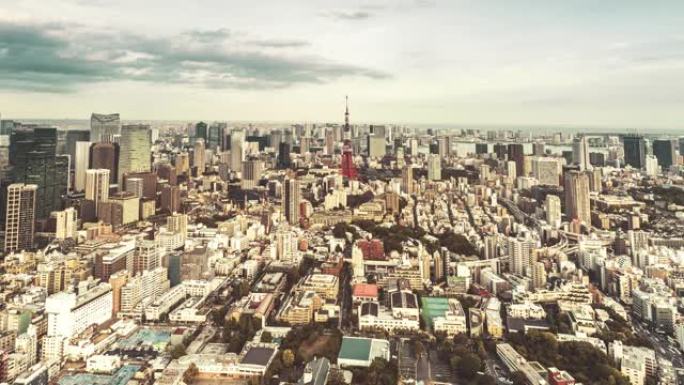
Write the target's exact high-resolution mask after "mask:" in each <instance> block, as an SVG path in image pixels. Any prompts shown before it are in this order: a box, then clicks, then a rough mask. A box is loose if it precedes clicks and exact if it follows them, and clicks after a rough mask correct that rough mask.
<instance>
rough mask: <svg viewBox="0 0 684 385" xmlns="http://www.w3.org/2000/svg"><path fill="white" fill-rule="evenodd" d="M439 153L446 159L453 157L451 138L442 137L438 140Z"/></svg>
mask: <svg viewBox="0 0 684 385" xmlns="http://www.w3.org/2000/svg"><path fill="white" fill-rule="evenodd" d="M437 153H438V154H439V156H441V157H446V156H449V155H451V137H450V136H440V137H439V138H437Z"/></svg>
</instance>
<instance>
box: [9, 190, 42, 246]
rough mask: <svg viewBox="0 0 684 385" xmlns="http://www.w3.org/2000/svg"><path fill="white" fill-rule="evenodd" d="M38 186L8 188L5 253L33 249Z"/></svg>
mask: <svg viewBox="0 0 684 385" xmlns="http://www.w3.org/2000/svg"><path fill="white" fill-rule="evenodd" d="M37 191H38V186H36V185H26V184H23V183H15V184H11V185H9V187H7V206H6V210H5V214H6V218H5V248H4V250H5V252H6V253H7V252H12V251H19V250H30V249H32V248H33V235H34V222H35V219H36V199H37V195H38V194H37Z"/></svg>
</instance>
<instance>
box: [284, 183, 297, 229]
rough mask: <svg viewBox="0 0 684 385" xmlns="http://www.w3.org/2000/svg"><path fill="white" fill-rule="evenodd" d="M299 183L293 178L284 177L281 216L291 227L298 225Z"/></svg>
mask: <svg viewBox="0 0 684 385" xmlns="http://www.w3.org/2000/svg"><path fill="white" fill-rule="evenodd" d="M301 194H302V192H301V187H300V185H299V181H298V180H297V179H295V178H294V177H286V178H285V182H284V184H283V208H282V209H283V215H284V216H285V219H286V220H287V222H288V223H289V224H291V225H298V224H299V204H300V202H301V200H302V198H301Z"/></svg>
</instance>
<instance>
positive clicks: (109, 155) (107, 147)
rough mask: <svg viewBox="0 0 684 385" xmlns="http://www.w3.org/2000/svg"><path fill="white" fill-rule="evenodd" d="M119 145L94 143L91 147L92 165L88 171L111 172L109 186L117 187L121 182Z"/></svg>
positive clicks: (90, 164)
mask: <svg viewBox="0 0 684 385" xmlns="http://www.w3.org/2000/svg"><path fill="white" fill-rule="evenodd" d="M119 154H120V147H119V143H107V142H102V143H93V144H92V145H91V146H90V163H89V166H88V169H100V168H103V169H107V170H109V184H110V185H115V184H117V183H118V180H119V173H118V171H119Z"/></svg>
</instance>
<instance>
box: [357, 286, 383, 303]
mask: <svg viewBox="0 0 684 385" xmlns="http://www.w3.org/2000/svg"><path fill="white" fill-rule="evenodd" d="M377 300H378V285H376V284H372V283H357V284H356V285H354V290H353V292H352V301H353V302H354V303H362V302H374V301H377Z"/></svg>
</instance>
